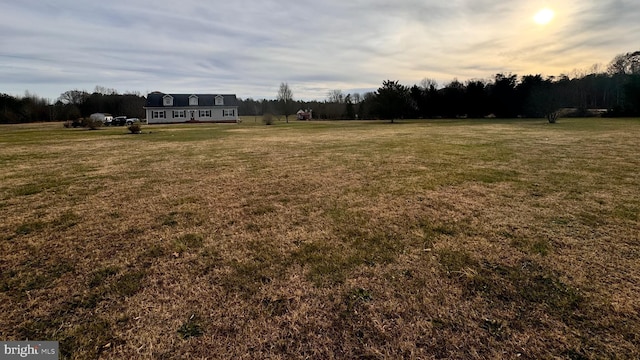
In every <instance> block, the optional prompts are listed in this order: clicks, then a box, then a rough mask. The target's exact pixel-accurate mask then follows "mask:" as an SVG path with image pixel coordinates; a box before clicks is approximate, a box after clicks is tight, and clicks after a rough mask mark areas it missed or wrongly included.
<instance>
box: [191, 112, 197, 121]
mask: <svg viewBox="0 0 640 360" xmlns="http://www.w3.org/2000/svg"><path fill="white" fill-rule="evenodd" d="M195 116H196V112H195V111H193V110H191V120H195V119H196V118H195Z"/></svg>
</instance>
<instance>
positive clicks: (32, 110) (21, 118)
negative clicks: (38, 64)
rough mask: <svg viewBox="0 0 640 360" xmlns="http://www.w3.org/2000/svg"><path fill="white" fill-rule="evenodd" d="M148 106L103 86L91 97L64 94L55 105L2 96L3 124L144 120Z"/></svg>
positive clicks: (137, 97)
mask: <svg viewBox="0 0 640 360" xmlns="http://www.w3.org/2000/svg"><path fill="white" fill-rule="evenodd" d="M145 102H146V98H145V97H144V96H142V95H141V94H139V93H135V92H128V93H125V94H119V93H118V92H117V91H116V90H114V89H107V88H104V87H101V86H96V89H95V91H94V92H92V93H89V92H87V91H84V90H77V89H76V90H68V91H65V92H63V93H62V94H60V97H59V98H58V99H57V100H56V101H55V103H53V104H51V102H50V101H49V99H45V98H41V97H38V96H37V95H33V94H30V93H29V92H26V93H25V95H24V96H22V97H15V96H11V95H7V94H0V124H16V123H28V122H38V121H65V120H75V119H78V118H82V117H88V116H89V115H91V114H93V113H97V112H103V113H109V114H112V115H114V116H118V115H125V116H127V117H138V118H144V117H145V115H144V109H143V106H144V105H145Z"/></svg>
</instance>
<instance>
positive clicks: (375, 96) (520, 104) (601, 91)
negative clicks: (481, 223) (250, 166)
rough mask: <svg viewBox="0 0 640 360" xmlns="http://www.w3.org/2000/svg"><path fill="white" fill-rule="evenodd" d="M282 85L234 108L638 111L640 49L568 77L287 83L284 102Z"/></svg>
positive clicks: (500, 113) (370, 114)
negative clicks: (316, 86) (314, 96)
mask: <svg viewBox="0 0 640 360" xmlns="http://www.w3.org/2000/svg"><path fill="white" fill-rule="evenodd" d="M283 86H285V87H286V88H287V89H288V85H287V84H285V83H283V84H281V86H280V91H279V93H278V96H277V98H276V99H275V100H264V99H263V100H254V99H250V98H249V99H245V100H240V110H239V113H240V114H242V115H254V116H256V117H257V116H259V115H262V114H265V113H273V114H281V115H283V116H285V117H286V116H288V115H289V114H292V113H295V111H296V110H297V109H312V110H313V116H314V118H316V119H391V120H393V119H401V118H455V117H468V118H482V117H498V118H515V117H528V118H540V117H546V118H548V119H549V121H552V122H553V121H555V119H556V118H557V117H558V116H560V115H573V116H593V115H606V116H640V51H637V52H633V53H626V54H621V55H618V56H616V57H615V58H614V59H613V60H612V61H611V63H610V64H609V65H608V66H607V67H606V68H605V69H602V68H601V67H600V66H595V65H594V66H593V67H592V68H591V69H590V70H589V71H585V72H582V73H580V72H577V71H576V72H575V74H573V76H568V75H560V76H558V77H553V76H551V77H543V76H542V75H540V74H536V75H525V76H522V77H520V76H518V75H515V74H496V75H495V76H494V77H493V78H492V79H489V80H482V79H475V80H468V81H466V82H465V83H462V82H460V81H458V80H457V79H454V80H453V81H451V82H449V83H448V84H445V85H444V86H442V87H439V86H438V84H437V82H436V81H435V80H433V79H428V78H425V79H423V80H422V81H421V82H420V83H419V84H415V85H413V86H405V85H402V84H400V83H399V82H398V81H391V80H386V81H384V82H383V83H382V86H381V87H380V88H378V89H377V90H376V91H373V92H367V93H364V94H359V93H355V94H344V93H343V92H342V91H341V90H331V91H330V92H329V93H328V94H327V98H326V99H325V100H324V101H306V102H305V101H295V100H293V99H292V96H291V95H292V94H291V91H290V89H288V93H287V95H288V97H287V101H283V100H282V89H283Z"/></svg>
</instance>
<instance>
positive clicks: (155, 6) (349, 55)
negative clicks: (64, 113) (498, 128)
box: [0, 0, 640, 99]
mask: <svg viewBox="0 0 640 360" xmlns="http://www.w3.org/2000/svg"><path fill="white" fill-rule="evenodd" d="M554 6H555V10H556V12H557V14H558V15H557V18H556V20H555V21H554V22H553V23H552V24H549V26H547V27H545V28H541V27H538V26H536V25H535V24H533V22H532V21H531V17H532V16H533V14H534V13H535V11H536V10H537V8H536V5H535V4H534V3H532V2H525V1H513V2H505V1H497V0H450V1H447V2H442V1H435V0H405V1H402V2H389V1H382V0H353V1H348V2H345V1H337V0H328V1H323V2H318V1H310V0H300V1H293V0H288V1H287V0H284V1H283V0H281V1H276V0H265V1H254V0H237V1H219V0H215V1H210V2H202V1H195V0H182V1H180V2H175V1H168V0H156V1H154V2H149V1H139V0H128V1H125V0H113V1H109V2H90V1H80V0H59V1H57V2H55V3H47V2H44V3H43V2H41V1H35V0H22V1H20V2H11V3H6V4H4V5H3V12H2V14H0V33H2V34H3V36H2V37H0V92H8V93H13V94H20V93H22V92H24V90H29V91H30V92H32V93H36V94H39V95H41V96H45V97H49V98H55V97H57V96H58V95H59V94H60V93H62V92H64V91H66V90H69V89H75V88H80V89H88V90H91V89H93V88H94V86H96V85H101V86H105V87H108V88H116V89H118V90H120V91H126V90H136V91H143V92H144V91H153V90H160V91H167V92H196V91H197V92H235V93H237V94H238V96H241V97H254V98H261V97H274V96H275V94H276V92H277V88H278V85H279V84H280V82H288V83H289V84H290V86H291V87H292V89H293V91H294V96H295V97H296V98H300V99H323V98H324V97H325V96H326V93H327V92H328V91H329V90H330V89H342V90H343V91H347V90H348V89H364V90H367V89H371V90H372V89H375V88H377V87H378V86H379V84H380V83H381V82H382V80H384V79H393V80H400V81H401V82H402V83H405V84H407V85H411V84H413V83H417V82H419V81H420V79H422V78H424V77H429V78H436V80H438V82H439V83H446V82H449V81H450V80H452V79H453V78H454V77H457V78H458V79H459V80H461V81H464V80H466V79H471V78H487V77H492V76H493V75H494V74H495V73H496V72H513V73H518V74H520V75H524V74H527V73H531V74H534V73H545V74H548V75H558V74H560V73H561V72H567V71H570V70H572V69H574V68H586V67H587V66H590V65H591V64H593V63H597V62H608V61H610V60H611V59H612V58H613V57H614V56H615V55H616V54H618V53H623V52H628V51H634V50H638V49H636V48H634V47H637V34H638V33H640V25H639V24H638V23H640V22H638V21H637V20H636V19H634V14H636V15H637V14H638V13H640V3H638V2H637V1H625V0H607V1H595V0H582V1H578V0H566V1H562V2H558V3H557V4H554Z"/></svg>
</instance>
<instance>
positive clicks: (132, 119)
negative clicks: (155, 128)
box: [127, 118, 140, 125]
mask: <svg viewBox="0 0 640 360" xmlns="http://www.w3.org/2000/svg"><path fill="white" fill-rule="evenodd" d="M134 122H140V119H138V118H128V119H127V125H131V124H133V123H134Z"/></svg>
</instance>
